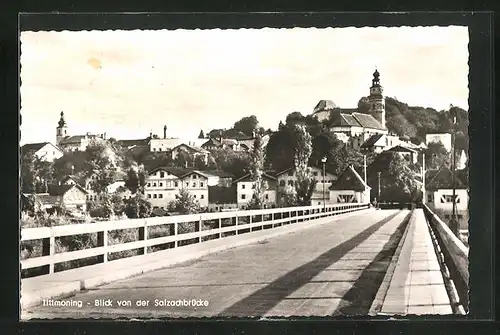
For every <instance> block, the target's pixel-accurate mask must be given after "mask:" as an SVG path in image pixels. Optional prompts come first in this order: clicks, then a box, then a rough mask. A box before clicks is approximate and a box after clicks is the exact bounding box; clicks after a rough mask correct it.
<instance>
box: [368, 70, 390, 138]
mask: <svg viewBox="0 0 500 335" xmlns="http://www.w3.org/2000/svg"><path fill="white" fill-rule="evenodd" d="M383 93H384V89H383V87H382V85H380V73H379V72H378V70H377V69H375V72H374V73H373V79H372V86H371V87H370V95H369V96H368V101H369V102H370V114H371V115H372V116H373V117H374V118H375V119H376V120H377V121H378V122H380V124H381V125H382V128H384V129H385V128H386V126H385V99H384V94H383Z"/></svg>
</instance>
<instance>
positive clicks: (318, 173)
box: [276, 167, 337, 205]
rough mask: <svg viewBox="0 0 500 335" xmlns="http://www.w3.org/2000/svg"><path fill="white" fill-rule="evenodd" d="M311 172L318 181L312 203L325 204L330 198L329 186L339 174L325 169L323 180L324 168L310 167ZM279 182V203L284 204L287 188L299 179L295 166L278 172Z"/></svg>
mask: <svg viewBox="0 0 500 335" xmlns="http://www.w3.org/2000/svg"><path fill="white" fill-rule="evenodd" d="M309 168H310V169H311V173H312V174H313V176H314V178H315V179H316V181H317V184H316V189H315V190H314V192H313V195H312V198H311V203H312V204H314V205H321V204H323V200H325V201H328V199H329V198H330V191H329V188H330V186H331V185H332V183H334V182H335V181H336V180H337V175H335V174H334V173H331V172H328V171H325V180H324V181H323V170H322V169H321V168H318V167H309ZM276 179H277V184H278V188H277V191H278V194H277V196H278V203H280V204H282V203H283V201H284V197H285V195H284V194H285V190H286V188H287V187H288V186H290V187H293V186H294V185H295V182H296V181H297V177H296V175H295V167H292V168H288V169H286V170H284V171H281V172H278V173H277V174H276ZM323 185H324V189H325V196H324V197H323Z"/></svg>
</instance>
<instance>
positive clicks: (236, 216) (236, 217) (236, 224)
mask: <svg viewBox="0 0 500 335" xmlns="http://www.w3.org/2000/svg"><path fill="white" fill-rule="evenodd" d="M234 218H235V222H234V223H235V227H236V235H238V231H239V229H238V211H236V214H235V217H234Z"/></svg>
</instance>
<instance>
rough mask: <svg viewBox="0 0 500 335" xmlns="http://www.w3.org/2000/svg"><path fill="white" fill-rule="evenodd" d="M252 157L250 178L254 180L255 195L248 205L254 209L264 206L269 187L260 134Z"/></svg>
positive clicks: (255, 141)
mask: <svg viewBox="0 0 500 335" xmlns="http://www.w3.org/2000/svg"><path fill="white" fill-rule="evenodd" d="M250 158H251V163H250V178H251V179H252V180H253V185H252V186H253V195H252V199H251V200H250V202H249V205H248V206H249V207H250V208H252V209H260V208H262V207H263V204H264V192H265V191H266V189H267V183H266V181H265V180H264V150H263V148H262V138H261V137H260V136H257V137H256V138H255V140H254V145H253V149H252V153H251V155H250Z"/></svg>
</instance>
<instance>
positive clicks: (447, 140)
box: [425, 133, 451, 152]
mask: <svg viewBox="0 0 500 335" xmlns="http://www.w3.org/2000/svg"><path fill="white" fill-rule="evenodd" d="M430 143H441V144H442V145H443V146H444V147H445V149H446V150H447V151H448V152H451V134H450V133H433V134H426V135H425V144H427V145H429V144H430Z"/></svg>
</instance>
